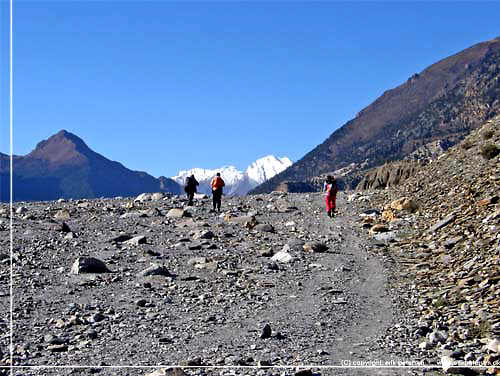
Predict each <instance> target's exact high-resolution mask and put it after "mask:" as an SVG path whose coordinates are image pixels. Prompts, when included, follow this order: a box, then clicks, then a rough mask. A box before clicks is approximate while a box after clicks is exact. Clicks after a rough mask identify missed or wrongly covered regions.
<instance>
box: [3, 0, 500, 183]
mask: <svg viewBox="0 0 500 376" xmlns="http://www.w3.org/2000/svg"><path fill="white" fill-rule="evenodd" d="M499 15H500V3H497V2H477V1H475V2H450V1H446V2H428V1H421V2H406V1H405V2H403V1H400V2H398V1H391V2H379V1H371V2H353V1H351V2H335V1H323V2H310V1H308V2H299V1H293V2H286V1H278V2H268V1H253V2H251V1H249V2H236V1H223V2H212V1H201V2H192V1H182V2H175V1H152V2H147V1H121V2H120V1H53V2H46V1H24V0H17V1H16V0H14V154H17V155H24V154H27V153H29V152H30V151H31V150H32V149H33V148H34V147H35V145H36V143H37V142H39V141H41V140H43V139H46V138H48V137H49V136H51V135H52V134H54V133H56V132H58V131H59V130H61V129H66V130H68V131H70V132H72V133H75V134H76V135H78V136H80V137H81V138H82V139H83V140H84V141H85V142H86V143H87V144H88V145H89V146H90V147H91V148H92V149H93V150H95V151H97V152H99V153H101V154H103V155H104V156H106V157H107V158H109V159H112V160H117V161H119V162H121V163H123V164H124V165H125V166H126V167H128V168H131V169H134V170H143V171H146V172H148V173H150V174H152V175H153V176H156V177H157V176H160V175H165V176H172V175H175V174H176V173H177V171H178V170H180V169H187V168H192V167H204V168H216V167H220V166H222V165H235V166H236V167H238V168H240V169H243V168H245V167H246V166H247V165H248V164H249V163H251V162H252V161H254V160H255V159H257V158H260V157H263V156H265V155H269V154H274V155H276V156H288V157H289V158H291V159H292V160H298V159H300V158H301V157H303V156H304V155H305V154H306V153H307V152H309V151H310V150H312V149H313V148H314V147H315V146H316V145H318V144H320V143H322V142H323V141H324V140H325V139H326V138H327V137H328V136H329V135H330V134H331V133H332V132H333V131H335V130H336V129H337V128H339V127H340V126H342V125H343V124H344V123H345V122H346V121H348V120H350V119H351V118H353V117H354V116H356V114H357V113H358V112H359V111H360V110H361V109H362V108H363V107H365V106H367V105H368V104H370V103H371V102H372V101H373V100H375V99H376V98H377V97H378V96H380V95H381V94H382V93H383V92H384V91H386V90H388V89H390V88H393V87H395V86H397V85H399V84H401V83H403V82H404V81H406V80H407V78H408V77H410V76H411V75H413V74H414V73H417V72H420V71H422V70H423V69H425V68H426V67H427V66H429V65H431V64H432V63H435V62H437V61H438V60H440V59H443V58H445V57H447V56H449V55H452V54H454V53H457V52H459V51H461V50H463V49H465V48H467V47H469V46H471V45H473V44H475V43H478V42H481V41H485V40H488V39H491V38H494V37H497V36H500V27H499V24H498V16H499ZM0 52H1V53H0V57H1V61H0V72H1V76H0V79H1V81H0V88H1V91H0V97H1V100H2V106H1V107H0V109H1V110H2V111H1V114H0V120H1V121H2V125H1V132H0V150H1V151H2V152H8V151H9V149H8V117H7V113H6V110H7V103H8V97H7V95H8V86H7V82H8V71H7V64H8V2H7V1H5V0H0Z"/></svg>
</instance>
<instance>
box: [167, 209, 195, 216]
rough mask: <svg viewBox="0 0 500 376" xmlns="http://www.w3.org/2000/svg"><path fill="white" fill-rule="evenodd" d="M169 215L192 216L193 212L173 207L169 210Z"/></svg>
mask: <svg viewBox="0 0 500 376" xmlns="http://www.w3.org/2000/svg"><path fill="white" fill-rule="evenodd" d="M167 217H168V218H183V217H191V213H190V212H188V211H187V210H185V209H182V208H173V209H170V210H169V211H168V213H167Z"/></svg>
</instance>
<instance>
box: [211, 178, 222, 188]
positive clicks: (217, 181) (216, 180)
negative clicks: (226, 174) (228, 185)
mask: <svg viewBox="0 0 500 376" xmlns="http://www.w3.org/2000/svg"><path fill="white" fill-rule="evenodd" d="M223 186H224V180H222V178H221V177H220V176H216V177H215V178H214V179H213V180H212V189H219V188H221V187H223Z"/></svg>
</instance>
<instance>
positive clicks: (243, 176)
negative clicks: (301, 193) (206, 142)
mask: <svg viewBox="0 0 500 376" xmlns="http://www.w3.org/2000/svg"><path fill="white" fill-rule="evenodd" d="M291 165H292V161H291V160H290V159H288V158H287V157H282V158H276V157H275V156H273V155H269V156H267V157H263V158H260V159H258V160H256V161H255V162H253V163H252V164H251V165H250V166H248V168H247V169H246V171H245V172H242V171H239V170H238V169H237V168H236V167H234V166H224V167H221V168H217V169H214V170H210V169H203V168H193V169H191V170H187V171H179V174H177V175H176V176H173V177H172V180H174V181H176V182H177V183H178V184H180V185H181V186H183V185H184V182H185V180H186V177H187V176H191V175H194V176H195V178H196V180H198V182H199V183H200V186H199V187H198V192H200V193H207V194H208V193H211V188H210V182H211V180H212V178H213V177H214V176H215V174H216V173H217V172H220V174H221V176H222V178H223V179H224V181H225V183H226V186H225V187H224V193H226V194H230V195H245V194H247V192H248V191H250V190H251V189H253V188H255V187H257V186H258V185H259V184H262V183H263V182H265V181H266V180H268V179H270V178H272V177H273V176H274V175H276V174H278V173H280V172H281V171H283V170H285V169H286V168H287V167H290V166H291Z"/></svg>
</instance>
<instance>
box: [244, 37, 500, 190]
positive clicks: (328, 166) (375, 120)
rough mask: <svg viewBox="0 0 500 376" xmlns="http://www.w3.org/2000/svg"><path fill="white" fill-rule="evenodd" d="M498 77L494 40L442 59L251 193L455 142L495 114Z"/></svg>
mask: <svg viewBox="0 0 500 376" xmlns="http://www.w3.org/2000/svg"><path fill="white" fill-rule="evenodd" d="M499 78H500V38H497V39H494V40H491V41H488V42H483V43H479V44H477V45H475V46H472V47H470V48H468V49H466V50H464V51H462V52H460V53H458V54H455V55H453V56H450V57H448V58H446V59H443V60H441V61H439V62H437V63H435V64H433V65H432V66H430V67H428V68H427V69H425V70H424V71H422V72H421V73H419V74H415V75H413V76H412V77H411V78H410V79H408V81H407V82H405V83H404V84H402V85H400V86H398V87H397V88H395V89H392V90H389V91H386V92H385V93H384V94H383V95H382V96H381V97H380V98H378V99H377V100H376V101H375V102H373V103H372V104H371V105H369V106H368V107H366V108H365V109H363V110H362V111H360V113H359V114H358V115H357V116H356V118H354V119H353V120H351V121H349V122H348V123H346V124H345V125H344V126H342V127H341V128H340V129H338V130H337V131H335V132H334V133H333V134H332V135H331V136H330V137H329V138H328V139H327V140H325V142H323V143H322V144H321V145H319V146H317V147H316V148H315V149H314V150H312V151H311V152H309V153H308V154H306V155H305V156H304V157H303V158H302V159H301V160H299V161H298V162H296V163H295V164H294V165H293V166H291V167H290V168H288V169H287V170H285V171H283V172H282V173H281V174H279V175H276V176H275V177H274V178H272V179H270V180H268V181H267V182H265V183H264V184H262V185H261V186H259V187H257V188H256V189H255V190H254V191H253V193H263V192H268V191H271V190H273V189H275V188H276V186H277V185H278V184H279V183H281V182H283V181H306V180H309V179H311V178H313V177H315V176H318V175H320V174H322V173H325V172H330V171H335V170H337V169H340V168H343V167H345V166H348V165H350V164H352V163H356V164H361V163H364V165H365V167H366V168H371V167H374V166H378V165H381V164H383V163H386V162H388V161H393V160H398V159H402V158H404V157H405V156H406V155H408V154H410V153H411V152H413V151H414V150H416V149H417V148H419V147H421V146H422V145H425V144H427V143H429V142H432V141H437V140H440V141H443V142H447V143H451V144H455V143H456V142H458V141H459V140H461V139H463V137H464V136H465V135H466V134H468V133H469V132H470V131H471V130H472V129H474V128H475V127H477V126H478V125H479V124H481V123H482V122H484V121H485V120H487V119H489V118H491V117H492V116H494V115H496V114H497V113H499V112H500V100H499V99H500V85H499ZM354 183H356V182H354Z"/></svg>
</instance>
